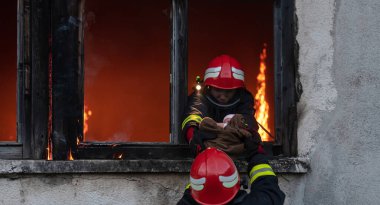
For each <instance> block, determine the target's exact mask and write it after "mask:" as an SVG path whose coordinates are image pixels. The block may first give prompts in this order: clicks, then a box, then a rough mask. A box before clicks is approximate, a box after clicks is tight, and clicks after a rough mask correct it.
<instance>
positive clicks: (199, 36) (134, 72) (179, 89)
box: [0, 0, 301, 159]
mask: <svg viewBox="0 0 380 205" xmlns="http://www.w3.org/2000/svg"><path fill="white" fill-rule="evenodd" d="M18 5H19V8H18V18H19V19H20V21H19V22H18V38H17V40H18V47H17V53H18V58H17V61H18V65H17V66H18V70H19V72H18V73H17V82H18V84H17V110H18V112H17V114H16V116H17V123H18V126H17V143H16V144H15V145H12V146H13V147H12V146H11V145H9V144H7V145H4V146H3V147H1V149H0V151H2V150H4V149H5V150H6V149H8V150H9V149H10V148H12V149H17V151H15V153H18V154H16V155H13V156H14V157H15V158H21V157H24V158H34V159H45V158H50V159H51V158H52V159H70V158H75V159H87V158H101V159H110V158H116V159H118V158H128V159H135V158H167V159H181V158H186V157H190V153H189V151H188V150H187V149H188V146H187V145H185V144H184V140H183V139H182V138H181V137H180V129H181V126H180V124H181V120H182V112H183V109H184V105H185V102H186V98H187V94H188V92H189V90H191V86H192V82H193V81H194V76H195V75H203V73H202V72H203V69H204V66H206V65H207V63H208V61H209V60H211V58H212V57H215V56H216V55H218V54H220V52H228V53H230V54H231V55H233V56H236V58H238V60H240V61H242V63H243V64H246V65H247V67H249V68H250V69H251V68H252V70H249V71H248V75H249V77H248V81H247V84H248V88H249V89H250V90H251V91H252V93H255V90H256V87H257V83H256V82H255V78H256V76H257V75H258V70H257V69H258V67H259V63H260V61H259V56H260V52H262V51H263V48H264V44H265V45H266V48H267V59H266V63H267V67H268V68H269V69H268V70H267V71H268V72H267V75H268V76H273V77H268V79H269V80H270V81H272V83H268V86H267V88H268V89H269V90H270V92H269V93H268V95H267V97H268V102H269V104H270V108H271V109H270V110H271V111H270V112H271V113H270V116H271V117H270V119H271V121H270V123H269V124H270V125H269V127H268V128H269V130H271V132H272V134H273V135H274V136H275V139H274V140H269V141H272V142H270V143H268V144H267V145H266V146H268V147H270V148H271V147H273V148H274V154H275V155H277V154H284V155H285V156H295V155H296V150H297V149H296V141H297V140H296V135H295V134H296V129H295V128H296V117H297V116H296V109H295V105H296V101H297V99H298V94H299V91H301V89H300V88H299V87H297V86H298V84H297V83H296V79H297V78H296V71H295V68H296V61H295V55H296V52H295V51H296V50H297V49H296V46H295V44H294V42H295V41H294V33H295V32H296V31H295V27H294V19H293V18H294V16H293V15H294V2H293V1H283V0H273V1H272V0H268V1H231V0H223V1H214V0H209V1H197V0H194V1H183V0H171V1H169V0H160V1H149V0H144V1H131V2H128V4H127V3H125V2H124V1H117V0H114V1H108V2H105V1H100V0H99V1H98V0H94V1H81V0H73V1H69V2H68V1H63V0H62V1H58V0H57V1H41V2H37V1H29V0H19V4H18ZM219 7H220V8H219ZM7 10H8V9H7ZM229 10H231V11H229ZM217 11H218V12H217ZM227 12H229V13H232V14H233V15H231V16H234V21H232V20H230V18H229V17H228V15H223V14H224V13H227ZM7 15H11V14H7ZM221 18H223V21H220V22H217V23H215V24H213V28H212V29H210V30H209V31H207V32H206V31H205V30H206V29H207V28H208V25H209V24H211V23H212V22H215V21H217V20H218V19H221ZM14 24H15V25H17V24H16V23H14ZM224 24H226V25H229V26H231V27H232V28H231V30H232V31H235V30H236V29H238V28H239V26H242V27H244V29H243V30H242V31H243V33H244V35H242V36H240V35H237V33H234V32H225V33H223V35H219V34H220V33H221V32H222V31H223V25H224ZM257 28H260V32H257V30H256V29H257ZM14 35H15V34H12V35H10V36H13V37H14ZM215 36H217V37H215ZM227 38H228V40H231V41H228V42H229V43H227V44H226V45H225V47H222V46H221V45H220V42H225V41H226V39H227ZM205 44H208V45H207V46H206V47H205V48H204V47H203V46H204V45H205ZM13 49H14V50H15V48H13ZM15 51H16V50H15ZM2 66H3V65H2ZM3 70H4V69H3V67H2V70H1V72H3ZM14 70H15V69H14ZM187 71H188V72H187ZM13 75H15V74H13ZM296 88H297V89H296ZM13 89H14V90H15V91H16V89H15V87H13ZM0 91H1V90H0ZM0 94H3V93H0ZM15 104H16V103H15V102H13V103H10V105H11V106H12V105H13V106H14V107H16V105H15ZM4 109H5V108H4ZM90 111H91V112H90ZM84 115H87V118H86V117H84ZM0 120H2V118H0ZM14 121H16V120H14ZM0 122H1V121H0ZM7 122H8V121H7ZM0 126H1V125H0ZM3 127H4V126H3ZM15 129H16V128H14V129H13V131H14V133H15ZM0 134H1V133H0ZM11 135H13V134H11ZM0 137H1V136H0ZM13 140H14V141H16V138H14V139H13ZM0 155H1V156H2V157H3V156H5V155H4V154H2V153H1V152H0Z"/></svg>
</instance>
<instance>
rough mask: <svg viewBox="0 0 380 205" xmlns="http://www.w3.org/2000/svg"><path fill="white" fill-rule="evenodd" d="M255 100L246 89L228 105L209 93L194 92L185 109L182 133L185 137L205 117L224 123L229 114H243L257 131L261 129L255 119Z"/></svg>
mask: <svg viewBox="0 0 380 205" xmlns="http://www.w3.org/2000/svg"><path fill="white" fill-rule="evenodd" d="M253 105H254V99H253V96H252V94H251V93H250V92H249V91H248V90H246V89H239V90H238V93H237V94H236V95H235V97H234V98H233V99H232V100H230V103H229V104H227V105H222V104H219V103H217V101H216V100H215V99H214V98H213V97H212V96H211V95H208V94H207V93H199V92H194V93H192V94H191V95H190V96H189V97H188V101H187V107H186V108H185V115H184V120H183V121H182V133H183V135H185V133H186V131H187V129H188V128H189V127H191V126H196V127H198V126H199V123H200V122H201V121H202V119H203V118H204V117H210V118H212V119H214V120H215V121H216V122H222V121H223V118H224V117H225V116H226V115H228V114H242V115H243V116H244V118H245V120H246V123H247V124H248V128H249V129H252V130H255V131H257V130H258V129H259V127H258V124H257V122H256V120H255V119H254V116H253V115H254V113H255V110H254V109H253Z"/></svg>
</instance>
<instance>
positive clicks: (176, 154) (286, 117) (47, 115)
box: [0, 0, 302, 160]
mask: <svg viewBox="0 0 380 205" xmlns="http://www.w3.org/2000/svg"><path fill="white" fill-rule="evenodd" d="M171 4H172V5H171V8H172V10H171V15H170V18H171V22H172V23H171V31H172V34H171V40H170V45H171V49H170V55H171V58H170V61H171V62H170V85H171V88H170V130H171V132H170V133H171V134H170V142H169V143H120V144H115V143H112V142H109V143H108V142H107V143H89V142H80V143H79V144H77V139H79V141H82V140H83V135H82V133H83V103H84V88H83V87H84V86H83V85H84V71H83V70H84V63H83V56H84V49H83V28H82V23H81V21H82V19H81V12H82V10H83V2H82V1H81V0H55V1H43V0H36V1H34V0H33V1H31V0H18V7H19V8H18V10H19V11H18V32H17V33H18V34H17V35H18V37H17V39H18V43H17V47H18V48H17V50H18V58H17V61H18V66H17V70H18V72H17V142H15V143H0V157H1V158H8V159H16V158H26V159H46V156H47V149H46V148H47V146H48V142H49V137H48V136H51V138H50V139H51V142H52V146H53V159H54V160H65V159H67V153H68V152H69V151H71V152H72V154H73V156H74V158H75V159H117V158H120V157H122V158H124V159H154V158H157V159H186V158H191V157H192V156H191V154H190V151H189V148H188V146H187V145H186V142H185V140H184V139H182V138H181V134H180V133H181V126H180V125H181V121H182V113H183V110H184V107H185V104H186V99H187V80H188V79H187V64H188V59H187V56H188V47H187V44H188V43H187V41H188V37H187V33H188V26H187V25H188V10H187V8H188V0H171ZM294 6H295V5H294V0H290V1H288V0H274V45H275V63H274V65H275V83H276V85H275V96H276V97H275V113H276V114H275V130H276V141H275V142H274V143H269V144H268V143H266V147H268V149H270V152H271V151H272V148H273V154H274V155H282V156H296V155H297V135H296V133H297V132H296V130H297V112H296V103H297V102H298V99H299V96H300V94H301V92H302V88H301V86H300V83H299V80H298V76H297V70H296V69H297V66H298V65H297V60H296V58H297V57H298V56H297V55H298V53H297V52H298V47H297V44H296V41H295V33H296V32H297V31H296V29H297V28H296V20H295V14H294ZM52 67H54V70H52V69H51V68H52ZM49 70H50V71H49ZM49 75H51V78H50V77H49ZM49 79H50V80H49ZM68 82H69V83H68ZM49 88H52V90H54V91H53V92H52V91H51V89H50V90H49Z"/></svg>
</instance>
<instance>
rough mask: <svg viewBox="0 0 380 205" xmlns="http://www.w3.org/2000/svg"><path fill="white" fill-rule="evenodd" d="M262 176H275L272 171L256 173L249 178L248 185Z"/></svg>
mask: <svg viewBox="0 0 380 205" xmlns="http://www.w3.org/2000/svg"><path fill="white" fill-rule="evenodd" d="M262 176H276V174H275V173H274V172H272V171H264V172H258V173H257V174H255V175H254V176H253V177H252V178H251V180H250V181H249V184H252V183H253V182H254V181H255V180H256V179H257V178H259V177H262Z"/></svg>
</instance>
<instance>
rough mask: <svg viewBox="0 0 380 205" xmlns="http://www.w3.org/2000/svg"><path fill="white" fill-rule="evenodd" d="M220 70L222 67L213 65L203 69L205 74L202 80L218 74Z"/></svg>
mask: <svg viewBox="0 0 380 205" xmlns="http://www.w3.org/2000/svg"><path fill="white" fill-rule="evenodd" d="M221 70H222V67H221V66H219V67H213V68H207V69H206V71H205V76H204V79H203V80H206V79H207V78H216V77H218V76H219V74H220V71H221Z"/></svg>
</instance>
